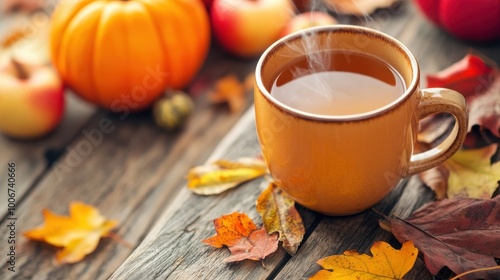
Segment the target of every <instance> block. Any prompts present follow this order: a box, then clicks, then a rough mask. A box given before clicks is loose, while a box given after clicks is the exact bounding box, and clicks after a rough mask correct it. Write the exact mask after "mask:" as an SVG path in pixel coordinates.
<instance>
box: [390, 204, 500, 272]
mask: <svg viewBox="0 0 500 280" xmlns="http://www.w3.org/2000/svg"><path fill="white" fill-rule="evenodd" d="M388 220H389V222H390V227H391V231H392V233H393V234H394V236H395V237H396V238H397V239H398V240H399V241H400V242H405V241H408V240H412V241H413V242H414V243H415V246H416V247H417V248H418V249H419V251H420V252H421V253H422V254H423V256H424V261H425V265H426V266H427V268H428V269H429V271H430V272H431V273H432V274H433V275H436V274H437V273H438V272H439V270H440V269H441V268H443V267H445V266H447V267H448V268H449V269H451V270H452V271H453V272H454V273H456V274H460V273H463V272H467V271H470V270H473V269H478V268H486V267H494V266H497V264H496V262H495V257H500V227H499V224H500V196H497V197H495V198H493V199H488V200H479V199H470V198H455V199H445V200H442V201H438V202H433V203H429V204H427V205H425V206H423V207H422V208H421V209H419V210H417V211H416V212H415V213H413V214H412V215H411V216H410V217H409V218H408V219H406V220H403V219H401V218H397V217H395V218H388ZM480 278H484V279H500V271H499V270H489V271H479V272H477V273H474V274H470V275H465V276H463V277H461V278H460V279H462V280H469V279H480Z"/></svg>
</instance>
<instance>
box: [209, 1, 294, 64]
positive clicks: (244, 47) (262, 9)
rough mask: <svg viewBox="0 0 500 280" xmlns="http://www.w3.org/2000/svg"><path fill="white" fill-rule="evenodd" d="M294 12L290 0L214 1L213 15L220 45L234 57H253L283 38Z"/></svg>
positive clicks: (213, 22) (216, 35) (211, 13)
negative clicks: (282, 33) (282, 31)
mask: <svg viewBox="0 0 500 280" xmlns="http://www.w3.org/2000/svg"><path fill="white" fill-rule="evenodd" d="M293 11H294V8H293V4H292V2H291V1H290V0H214V1H213V3H212V7H211V9H210V16H211V21H212V28H213V31H214V36H215V38H216V39H217V41H218V42H219V44H220V45H221V46H222V47H223V48H224V49H226V50H227V51H228V52H230V53H232V54H234V55H237V56H240V57H247V58H250V57H255V56H257V55H259V54H261V53H262V52H263V51H264V50H265V49H266V48H267V47H269V45H271V44H272V43H273V42H274V41H276V40H277V39H279V35H280V31H281V29H282V28H283V26H285V24H286V23H287V22H288V20H289V19H290V18H291V17H292V15H293Z"/></svg>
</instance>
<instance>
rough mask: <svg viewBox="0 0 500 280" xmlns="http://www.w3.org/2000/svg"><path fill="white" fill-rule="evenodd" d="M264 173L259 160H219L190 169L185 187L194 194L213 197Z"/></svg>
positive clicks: (265, 169)
mask: <svg viewBox="0 0 500 280" xmlns="http://www.w3.org/2000/svg"><path fill="white" fill-rule="evenodd" d="M266 173H267V166H266V164H265V163H264V161H263V160H262V159H259V158H240V159H238V160H237V161H229V160H223V159H221V160H218V161H216V162H213V163H208V164H205V165H199V166H196V167H193V168H191V169H190V170H189V172H188V175H187V180H188V182H187V186H188V188H189V189H190V190H191V191H192V192H194V193H196V194H200V195H214V194H219V193H222V192H224V191H226V190H228V189H231V188H234V187H236V186H238V185H240V184H241V183H243V182H246V181H249V180H252V179H255V178H258V177H261V176H264V175H265V174H266Z"/></svg>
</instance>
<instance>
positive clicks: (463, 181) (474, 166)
mask: <svg viewBox="0 0 500 280" xmlns="http://www.w3.org/2000/svg"><path fill="white" fill-rule="evenodd" d="M497 148H498V144H491V145H488V146H486V147H483V148H479V149H469V150H460V151H458V152H457V153H456V154H454V155H453V156H452V157H451V158H450V159H449V160H447V161H446V162H444V163H443V164H442V165H440V166H438V167H435V168H432V169H429V170H426V171H424V172H422V173H420V174H419V177H420V179H421V180H422V182H424V183H425V184H426V185H427V186H429V187H430V188H431V189H433V190H434V191H435V192H436V197H437V198H438V199H444V198H446V197H448V198H454V197H469V198H480V199H489V198H491V196H492V195H493V193H494V192H495V189H496V188H497V187H498V181H500V162H495V163H493V164H491V157H492V156H493V155H494V154H495V152H496V151H497Z"/></svg>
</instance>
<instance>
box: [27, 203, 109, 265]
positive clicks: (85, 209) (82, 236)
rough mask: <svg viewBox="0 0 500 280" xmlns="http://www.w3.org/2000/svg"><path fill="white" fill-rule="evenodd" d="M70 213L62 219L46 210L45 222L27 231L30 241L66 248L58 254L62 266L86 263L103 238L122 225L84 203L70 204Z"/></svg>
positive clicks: (44, 214) (44, 213) (44, 212)
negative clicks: (85, 259)
mask: <svg viewBox="0 0 500 280" xmlns="http://www.w3.org/2000/svg"><path fill="white" fill-rule="evenodd" d="M69 212H70V215H69V216H60V215H57V214H54V213H52V212H50V211H49V210H47V209H44V210H43V212H42V213H43V216H44V218H45V223H44V224H43V225H41V226H39V227H37V228H34V229H31V230H28V231H26V232H24V236H26V237H27V238H29V239H32V240H37V241H43V242H46V243H48V244H51V245H54V246H57V247H63V249H61V250H60V251H58V252H57V254H56V261H57V262H58V263H75V262H78V261H80V260H82V259H83V258H84V257H85V256H86V255H87V254H89V253H91V252H93V251H94V250H95V248H96V247H97V244H98V243H99V240H100V239H101V237H106V236H108V234H109V233H110V231H111V230H112V229H113V228H115V227H116V226H117V225H118V222H116V221H112V220H107V219H106V218H105V217H103V216H102V215H101V214H100V213H99V210H97V209H96V208H94V207H92V206H90V205H87V204H84V203H81V202H72V203H70V206H69Z"/></svg>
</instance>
